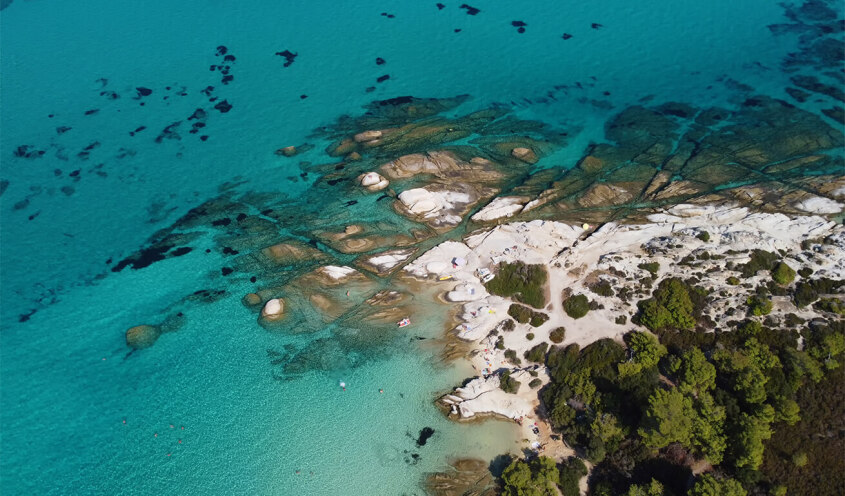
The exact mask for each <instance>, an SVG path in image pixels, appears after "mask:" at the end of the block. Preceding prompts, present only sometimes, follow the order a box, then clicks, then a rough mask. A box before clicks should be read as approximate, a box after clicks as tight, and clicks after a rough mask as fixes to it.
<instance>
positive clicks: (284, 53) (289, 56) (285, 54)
mask: <svg viewBox="0 0 845 496" xmlns="http://www.w3.org/2000/svg"><path fill="white" fill-rule="evenodd" d="M276 55H278V56H279V57H284V58H285V63H284V66H285V67H290V65H291V64H293V61H294V59H296V57H297V56H298V55H299V53H293V52H291V51H290V50H284V51H282V52H276Z"/></svg>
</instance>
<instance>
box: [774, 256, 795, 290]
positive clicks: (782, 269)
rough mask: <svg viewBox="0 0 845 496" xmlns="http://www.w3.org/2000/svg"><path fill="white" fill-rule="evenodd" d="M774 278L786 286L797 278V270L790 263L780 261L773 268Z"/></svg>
mask: <svg viewBox="0 0 845 496" xmlns="http://www.w3.org/2000/svg"><path fill="white" fill-rule="evenodd" d="M772 279H773V280H774V281H775V282H776V283H778V284H780V285H781V286H786V285H787V284H789V283H791V282H792V281H794V280H795V271H794V270H792V267H790V266H789V265H786V264H785V263H783V262H778V264H777V265H775V267H774V268H773V269H772Z"/></svg>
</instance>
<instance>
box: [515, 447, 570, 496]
mask: <svg viewBox="0 0 845 496" xmlns="http://www.w3.org/2000/svg"><path fill="white" fill-rule="evenodd" d="M559 478H560V475H559V473H558V469H557V465H555V461H554V460H552V459H551V458H548V457H545V456H541V457H539V458H535V459H534V460H532V461H530V462H525V461H523V460H514V461H513V462H511V464H510V465H509V466H508V468H506V469H505V470H504V472H502V484H503V488H504V491H503V493H502V494H504V495H505V496H556V495H557V488H556V484H557V481H558V479H559Z"/></svg>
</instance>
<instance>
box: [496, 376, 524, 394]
mask: <svg viewBox="0 0 845 496" xmlns="http://www.w3.org/2000/svg"><path fill="white" fill-rule="evenodd" d="M521 384H522V383H520V382H519V381H518V380H516V379H514V378H513V377H511V371H510V370H506V371H504V372H503V373H502V375H501V377H499V387H500V388H502V391H504V392H506V393H511V394H516V392H517V391H519V386H520V385H521Z"/></svg>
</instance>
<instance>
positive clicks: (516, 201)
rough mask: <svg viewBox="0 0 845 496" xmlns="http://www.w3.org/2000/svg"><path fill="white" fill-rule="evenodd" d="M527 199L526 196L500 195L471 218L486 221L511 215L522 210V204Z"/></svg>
mask: <svg viewBox="0 0 845 496" xmlns="http://www.w3.org/2000/svg"><path fill="white" fill-rule="evenodd" d="M527 201H528V198H524V197H520V196H501V197H498V198H496V199H494V200H493V201H492V202H490V203H489V204H488V205H487V206H486V207H484V208H482V209H481V210H480V211H478V212H477V213H476V214H475V215H473V216H472V220H474V221H476V222H488V221H492V220H496V219H503V218H506V217H511V216H513V215H515V214H517V213H518V212H519V211H520V210H522V206H523V205H524V204H525V203H526V202H527Z"/></svg>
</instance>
